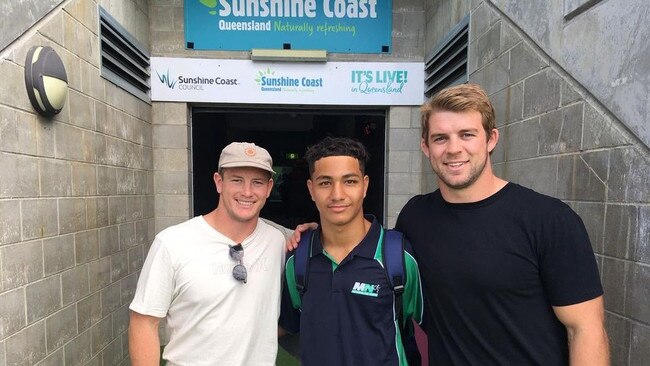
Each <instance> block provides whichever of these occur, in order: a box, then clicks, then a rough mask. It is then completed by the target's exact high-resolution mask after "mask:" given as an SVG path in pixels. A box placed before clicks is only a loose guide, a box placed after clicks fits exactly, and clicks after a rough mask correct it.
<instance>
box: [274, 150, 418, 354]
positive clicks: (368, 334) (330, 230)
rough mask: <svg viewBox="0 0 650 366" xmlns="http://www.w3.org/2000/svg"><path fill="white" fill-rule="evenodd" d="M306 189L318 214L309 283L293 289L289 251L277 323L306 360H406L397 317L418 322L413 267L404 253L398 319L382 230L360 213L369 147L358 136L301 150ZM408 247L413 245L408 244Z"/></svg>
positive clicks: (406, 253)
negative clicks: (301, 290)
mask: <svg viewBox="0 0 650 366" xmlns="http://www.w3.org/2000/svg"><path fill="white" fill-rule="evenodd" d="M305 158H306V160H307V161H308V163H309V173H310V179H308V180H307V187H308V188H309V193H310V194H311V198H312V200H313V201H314V202H315V203H316V207H317V208H318V211H319V214H320V227H319V228H318V229H317V231H316V232H315V233H314V240H313V243H312V246H311V253H310V259H309V266H308V273H307V277H308V287H307V290H306V292H304V294H303V295H302V296H301V295H300V293H299V292H298V290H297V287H296V279H295V271H294V268H295V267H294V265H295V257H294V254H295V253H294V252H291V253H289V255H287V258H288V259H287V263H286V267H285V275H286V276H285V281H286V283H285V286H284V291H283V292H284V293H283V300H282V315H281V317H280V325H281V326H282V327H283V328H284V329H285V330H287V331H289V332H292V333H295V332H298V331H299V332H300V353H301V362H302V364H303V365H307V366H309V365H328V366H329V365H407V364H408V362H407V357H406V352H405V347H404V345H403V342H402V337H401V335H400V327H399V323H400V322H402V321H403V322H404V324H410V322H411V319H413V320H415V321H416V322H418V323H421V321H422V303H423V300H422V292H421V286H420V276H419V273H418V265H417V262H416V261H415V259H414V258H413V256H411V254H410V253H409V252H408V251H407V252H405V253H404V262H405V263H404V264H405V268H404V270H405V274H406V283H405V289H404V292H403V294H402V295H401V296H402V299H401V301H402V313H403V317H402V319H398V315H396V314H395V311H394V309H395V296H394V293H393V289H392V287H391V285H390V283H389V281H388V277H387V274H386V271H385V269H384V262H383V258H382V257H383V256H382V253H383V251H382V245H383V238H384V237H385V235H384V234H385V233H384V229H383V228H382V226H381V224H380V223H379V222H378V221H377V219H376V218H375V217H374V216H372V215H364V213H363V200H364V198H365V196H366V191H367V189H368V183H369V178H368V176H367V175H365V163H366V161H367V159H368V152H367V151H366V149H365V147H364V146H363V145H362V144H361V143H360V142H358V141H355V140H352V139H349V138H330V137H327V138H325V139H324V140H322V141H321V142H319V143H318V144H316V145H313V146H311V147H310V148H309V149H308V150H307V153H306V155H305ZM405 247H406V248H409V249H408V250H409V251H410V246H409V244H408V243H406V244H405Z"/></svg>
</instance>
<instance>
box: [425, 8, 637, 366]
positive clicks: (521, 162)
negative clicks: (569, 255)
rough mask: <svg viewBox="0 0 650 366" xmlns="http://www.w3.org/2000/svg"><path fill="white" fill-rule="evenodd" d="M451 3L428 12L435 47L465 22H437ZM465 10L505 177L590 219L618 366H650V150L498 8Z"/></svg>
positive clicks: (472, 65)
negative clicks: (442, 26)
mask: <svg viewBox="0 0 650 366" xmlns="http://www.w3.org/2000/svg"><path fill="white" fill-rule="evenodd" d="M446 2H447V1H427V2H426V7H427V14H431V17H428V18H427V42H426V44H427V45H434V44H436V43H437V40H439V37H440V32H439V31H438V30H437V28H436V27H434V26H431V25H430V24H432V23H445V22H448V20H447V18H449V17H454V16H456V15H454V14H444V13H436V14H433V13H431V12H430V9H431V8H436V7H441V6H442V5H441V4H443V3H446ZM465 3H466V4H467V5H468V6H469V10H468V11H469V12H470V13H471V23H470V45H469V60H468V63H469V74H470V82H474V83H478V84H480V85H482V86H483V87H484V88H485V89H486V90H487V92H488V94H489V95H490V97H491V99H492V101H493V102H494V104H495V109H496V116H497V123H498V128H499V131H500V136H501V138H500V142H499V145H498V146H497V148H496V150H495V151H494V153H493V155H492V159H493V163H494V167H495V170H496V172H497V174H498V175H500V176H501V177H503V178H505V179H507V180H510V181H513V182H517V183H520V184H523V185H526V186H529V187H531V188H533V189H535V190H536V191H539V192H542V193H545V194H548V195H551V196H555V197H558V198H560V199H562V200H564V201H565V202H567V203H568V204H570V205H571V206H572V207H573V208H574V209H575V210H576V211H577V212H578V214H580V216H581V217H582V219H583V220H584V222H585V225H586V227H587V230H588V232H589V236H590V238H591V241H592V245H593V249H594V252H595V255H596V259H597V262H598V265H599V269H600V274H601V279H602V282H603V286H604V288H605V307H606V322H607V329H608V332H609V337H610V345H611V352H612V364H613V365H641V364H647V363H648V362H649V360H650V352H649V351H648V344H650V307H649V306H648V298H649V297H650V246H649V243H650V240H649V236H648V232H650V226H649V225H650V220H648V216H649V215H648V212H649V207H650V205H649V202H650V197H649V192H650V157H649V154H648V152H649V150H648V146H647V145H646V144H645V143H644V142H643V141H642V140H641V139H639V138H638V137H637V136H635V134H634V133H632V132H630V131H629V130H628V129H627V128H626V125H628V124H627V123H624V122H625V121H621V120H619V119H617V117H616V116H615V115H614V114H613V113H611V111H610V110H608V109H607V107H606V104H605V103H603V102H602V101H601V100H599V99H597V97H595V96H594V95H593V94H591V93H590V92H589V91H588V90H587V89H586V88H585V87H584V86H583V85H582V84H580V83H578V82H577V81H576V80H577V79H576V78H574V76H573V75H572V74H571V73H570V72H567V71H566V70H565V69H564V68H562V67H561V66H560V64H559V63H558V62H556V61H555V60H554V59H553V57H551V56H549V55H552V54H553V51H550V50H547V49H542V48H540V47H539V46H538V44H537V43H535V42H534V41H533V40H532V38H531V37H529V35H528V34H527V33H526V32H524V31H522V27H520V26H519V25H518V24H517V23H516V21H513V19H511V18H509V17H508V16H507V15H506V14H505V13H503V12H502V11H500V10H499V7H497V6H495V5H494V2H492V1H478V0H473V1H471V2H470V1H466V2H465ZM498 3H499V4H501V5H503V3H507V2H506V1H499V2H498ZM565 4H566V2H565ZM503 6H506V5H503ZM506 7H507V6H506ZM452 23H453V22H452ZM452 25H453V24H452ZM450 28H451V27H449V29H450ZM443 36H444V35H443ZM430 37H432V38H433V37H437V38H436V41H431V40H430ZM635 123H636V122H635ZM423 169H430V167H428V166H427V167H426V168H423ZM430 178H431V179H433V178H434V177H433V176H431V177H430ZM425 179H426V178H425ZM429 184H430V183H424V184H423V188H424V186H427V185H429ZM427 191H429V189H423V192H427Z"/></svg>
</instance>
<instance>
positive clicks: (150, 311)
mask: <svg viewBox="0 0 650 366" xmlns="http://www.w3.org/2000/svg"><path fill="white" fill-rule="evenodd" d="M173 283H174V279H173V268H172V263H171V259H170V256H169V252H168V251H167V249H166V248H165V246H164V244H163V240H162V239H161V238H160V237H158V236H157V237H156V238H155V239H154V241H153V244H152V245H151V249H149V254H147V258H146V259H145V262H144V265H143V266H142V272H140V278H138V285H137V287H136V290H135V296H134V298H133V301H132V302H131V305H130V306H129V308H130V309H131V310H133V311H135V312H137V313H140V314H144V315H151V316H155V317H159V318H163V317H165V316H166V315H167V311H168V310H169V306H170V305H171V301H172V295H173Z"/></svg>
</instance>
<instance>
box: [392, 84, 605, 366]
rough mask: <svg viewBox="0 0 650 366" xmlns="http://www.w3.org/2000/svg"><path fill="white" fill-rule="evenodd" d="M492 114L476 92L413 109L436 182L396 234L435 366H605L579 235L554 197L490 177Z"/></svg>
mask: <svg viewBox="0 0 650 366" xmlns="http://www.w3.org/2000/svg"><path fill="white" fill-rule="evenodd" d="M498 140H499V131H498V130H497V129H496V128H495V121H494V109H493V107H492V105H491V103H490V101H489V99H488V97H487V95H486V94H485V92H484V91H483V90H482V89H481V88H480V87H479V86H477V85H471V84H464V85H459V86H455V87H451V88H448V89H446V90H443V91H441V92H439V93H438V94H436V95H435V96H434V97H433V98H431V99H430V100H429V101H428V102H426V103H425V104H424V105H423V106H422V140H421V148H422V151H423V152H424V154H425V155H426V156H427V158H429V162H430V163H431V167H432V168H433V170H434V172H435V173H436V175H437V177H438V186H439V187H440V188H439V189H438V190H436V191H435V192H432V193H429V194H426V195H419V196H416V197H414V198H412V199H411V200H410V201H409V202H408V203H407V204H406V206H405V207H404V208H403V209H402V211H401V212H400V215H399V217H398V219H397V226H396V227H397V229H398V230H401V231H403V232H404V233H405V234H406V236H407V237H408V238H409V239H410V240H411V242H412V243H413V248H414V251H415V254H416V257H417V258H418V259H419V260H418V261H419V263H420V271H421V274H422V281H423V286H424V293H425V298H426V306H427V307H426V314H427V316H428V317H429V320H431V321H430V322H429V323H428V327H427V329H426V330H427V333H428V337H429V360H430V362H431V363H432V364H435V365H452V364H453V365H462V364H471V365H505V364H509V365H566V364H569V363H571V364H572V365H607V364H609V351H608V344H607V335H606V333H605V329H604V310H603V297H602V293H603V291H602V286H601V284H600V279H599V276H598V268H597V266H596V261H595V258H594V255H593V252H592V249H591V244H590V243H589V237H588V236H587V232H586V230H585V227H584V225H583V223H582V220H580V218H579V217H578V215H577V214H576V213H575V212H573V210H571V209H570V208H569V207H568V206H567V205H566V204H564V203H562V202H561V201H559V200H557V199H555V198H551V197H548V196H545V195H542V194H539V193H536V192H534V191H532V190H530V189H528V188H524V187H522V186H519V185H517V184H514V183H509V182H506V181H504V180H503V179H501V178H499V177H497V176H496V175H494V173H493V171H492V167H491V162H490V154H491V152H492V151H493V150H494V148H495V147H496V145H497V142H498Z"/></svg>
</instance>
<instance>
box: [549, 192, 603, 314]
mask: <svg viewBox="0 0 650 366" xmlns="http://www.w3.org/2000/svg"><path fill="white" fill-rule="evenodd" d="M542 232H543V234H542V236H541V238H540V239H541V240H540V244H539V247H538V252H539V257H540V273H541V277H542V281H543V284H544V288H545V290H546V293H547V294H548V296H549V299H550V302H551V304H552V305H553V306H566V305H573V304H578V303H581V302H584V301H587V300H591V299H594V298H596V297H598V296H600V295H602V294H603V289H602V285H601V283H600V277H599V274H598V267H597V265H596V259H595V257H594V253H593V249H592V247H591V243H590V241H589V236H588V234H587V230H586V229H585V226H584V224H583V222H582V220H581V219H580V217H579V216H578V215H577V214H576V213H575V212H574V211H573V210H571V209H570V208H569V207H568V206H565V205H564V206H562V207H560V208H558V209H557V210H554V214H553V215H551V216H550V217H548V218H547V219H546V220H545V223H544V227H543V229H542Z"/></svg>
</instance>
